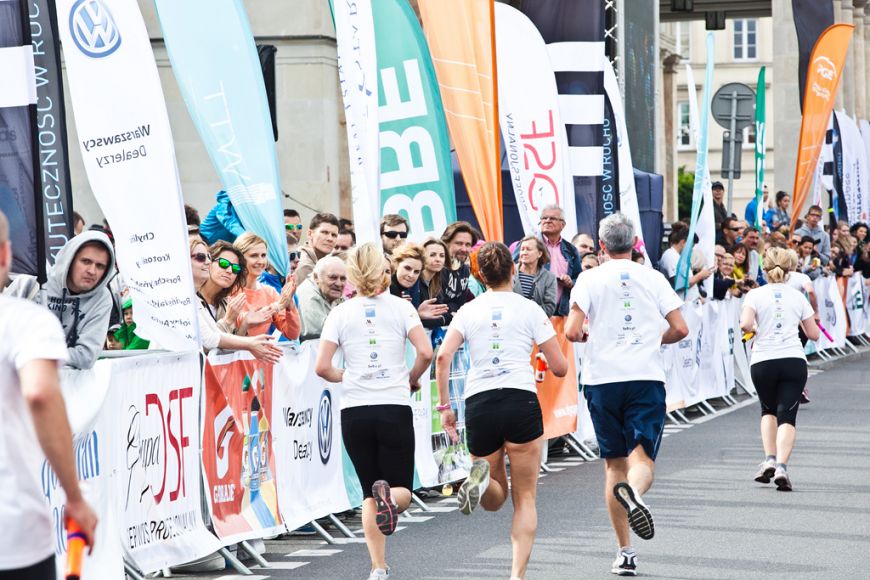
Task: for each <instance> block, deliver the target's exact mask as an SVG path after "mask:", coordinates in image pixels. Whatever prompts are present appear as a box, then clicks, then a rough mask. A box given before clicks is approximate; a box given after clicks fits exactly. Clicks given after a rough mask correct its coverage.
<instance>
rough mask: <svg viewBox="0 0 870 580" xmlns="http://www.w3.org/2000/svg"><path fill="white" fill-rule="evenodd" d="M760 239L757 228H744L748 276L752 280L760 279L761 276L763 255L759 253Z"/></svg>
mask: <svg viewBox="0 0 870 580" xmlns="http://www.w3.org/2000/svg"><path fill="white" fill-rule="evenodd" d="M760 241H761V239H760V237H759V234H758V229H757V228H754V227H752V226H749V227H747V228H745V229H744V230H743V245H745V246H746V250H747V256H746V257H747V260H748V264H747V269H746V277H747V278H750V279H752V280H758V279H759V278H760V277H761V269H760V265H761V256H760V255H759V254H758V245H759V242H760Z"/></svg>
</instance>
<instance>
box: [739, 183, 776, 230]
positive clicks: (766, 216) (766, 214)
mask: <svg viewBox="0 0 870 580" xmlns="http://www.w3.org/2000/svg"><path fill="white" fill-rule="evenodd" d="M763 196H764V200H763V202H762V205H761V221H762V223H766V224H767V227H769V228H773V210H772V209H770V208H768V207H767V205H768V201H767V200H768V198H769V197H770V192H769V191H768V189H767V186H766V185H765V186H764V193H763ZM757 211H758V198H757V197H755V196H754V195H753V196H752V199H750V200H749V203H748V204H746V211H745V212H743V218H744V219H745V220H746V223H747V224H749V225H755V226H757V227H758V228H761V227H762V224H756V223H755V219H756V218H757V217H758V216H757V215H756V213H757Z"/></svg>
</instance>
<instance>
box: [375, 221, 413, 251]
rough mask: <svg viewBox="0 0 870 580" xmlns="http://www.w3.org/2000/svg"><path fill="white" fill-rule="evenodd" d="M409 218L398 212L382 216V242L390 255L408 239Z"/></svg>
mask: <svg viewBox="0 0 870 580" xmlns="http://www.w3.org/2000/svg"><path fill="white" fill-rule="evenodd" d="M409 231H410V230H409V228H408V220H406V219H405V218H404V217H402V216H401V215H399V214H397V213H388V214H387V215H385V216H384V217H382V218H381V244H383V246H384V253H385V254H387V255H389V254H392V253H393V250H394V249H396V248H398V247H399V246H400V245H401V244H403V243H404V242H405V240H407V239H408V232H409Z"/></svg>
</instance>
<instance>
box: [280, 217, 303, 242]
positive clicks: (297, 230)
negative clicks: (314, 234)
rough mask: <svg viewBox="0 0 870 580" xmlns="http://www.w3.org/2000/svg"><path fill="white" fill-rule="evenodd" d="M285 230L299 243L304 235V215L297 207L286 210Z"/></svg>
mask: <svg viewBox="0 0 870 580" xmlns="http://www.w3.org/2000/svg"><path fill="white" fill-rule="evenodd" d="M284 230H285V231H286V232H287V233H288V234H290V235H291V236H292V237H293V239H294V240H296V243H297V244H298V243H299V239H300V238H301V237H302V216H300V215H299V212H298V211H296V210H295V209H285V210H284Z"/></svg>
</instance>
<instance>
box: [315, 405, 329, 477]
mask: <svg viewBox="0 0 870 580" xmlns="http://www.w3.org/2000/svg"><path fill="white" fill-rule="evenodd" d="M317 446H318V447H319V448H320V462H321V463H323V465H326V464H327V463H329V455H330V454H331V453H332V395H331V394H330V392H329V389H324V390H323V393H321V395H320V406H319V407H318V409H317Z"/></svg>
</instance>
